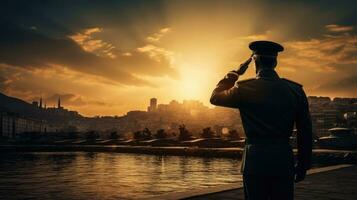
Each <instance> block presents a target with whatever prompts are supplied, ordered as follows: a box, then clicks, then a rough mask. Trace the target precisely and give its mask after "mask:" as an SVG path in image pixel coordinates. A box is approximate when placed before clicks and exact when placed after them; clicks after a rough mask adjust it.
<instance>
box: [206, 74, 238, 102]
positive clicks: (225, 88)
mask: <svg viewBox="0 0 357 200" xmlns="http://www.w3.org/2000/svg"><path fill="white" fill-rule="evenodd" d="M238 78H239V75H238V73H236V72H234V71H231V72H229V73H228V74H227V75H226V76H225V77H224V78H223V79H222V80H220V81H219V82H218V84H217V86H216V88H215V89H214V90H213V92H212V95H211V99H210V102H211V104H213V105H216V106H225V107H231V108H236V107H237V106H236V102H235V100H234V93H236V90H237V88H236V87H234V84H235V82H236V81H237V80H238Z"/></svg>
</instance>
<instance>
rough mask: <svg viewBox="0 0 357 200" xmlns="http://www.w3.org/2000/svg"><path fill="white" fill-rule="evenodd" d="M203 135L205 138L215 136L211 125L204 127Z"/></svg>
mask: <svg viewBox="0 0 357 200" xmlns="http://www.w3.org/2000/svg"><path fill="white" fill-rule="evenodd" d="M201 137H203V138H213V137H214V132H213V131H212V130H211V127H207V128H204V129H202V133H201Z"/></svg>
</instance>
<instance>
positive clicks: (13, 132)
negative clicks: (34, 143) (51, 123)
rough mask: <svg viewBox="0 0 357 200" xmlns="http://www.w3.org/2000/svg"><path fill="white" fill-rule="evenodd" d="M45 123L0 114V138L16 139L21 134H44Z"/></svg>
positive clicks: (13, 115)
mask: <svg viewBox="0 0 357 200" xmlns="http://www.w3.org/2000/svg"><path fill="white" fill-rule="evenodd" d="M46 129H47V123H46V122H45V121H44V120H37V119H30V118H25V117H21V116H19V115H15V114H9V113H5V112H1V113H0V137H5V138H16V137H17V136H19V134H21V133H30V132H36V133H44V132H46Z"/></svg>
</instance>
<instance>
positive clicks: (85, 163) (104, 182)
mask: <svg viewBox="0 0 357 200" xmlns="http://www.w3.org/2000/svg"><path fill="white" fill-rule="evenodd" d="M239 168H240V161H239V160H235V159H227V158H199V157H180V156H154V155H138V154H119V153H0V199H24V198H35V199H140V198H143V197H154V196H157V195H160V194H165V193H168V192H181V191H187V190H189V189H190V188H199V187H209V186H216V185H220V184H225V183H236V182H239V181H241V175H240V174H239Z"/></svg>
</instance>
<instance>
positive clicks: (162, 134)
mask: <svg viewBox="0 0 357 200" xmlns="http://www.w3.org/2000/svg"><path fill="white" fill-rule="evenodd" d="M155 138H157V139H165V138H167V133H166V132H165V130H164V129H159V130H157V131H156V134H155Z"/></svg>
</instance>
